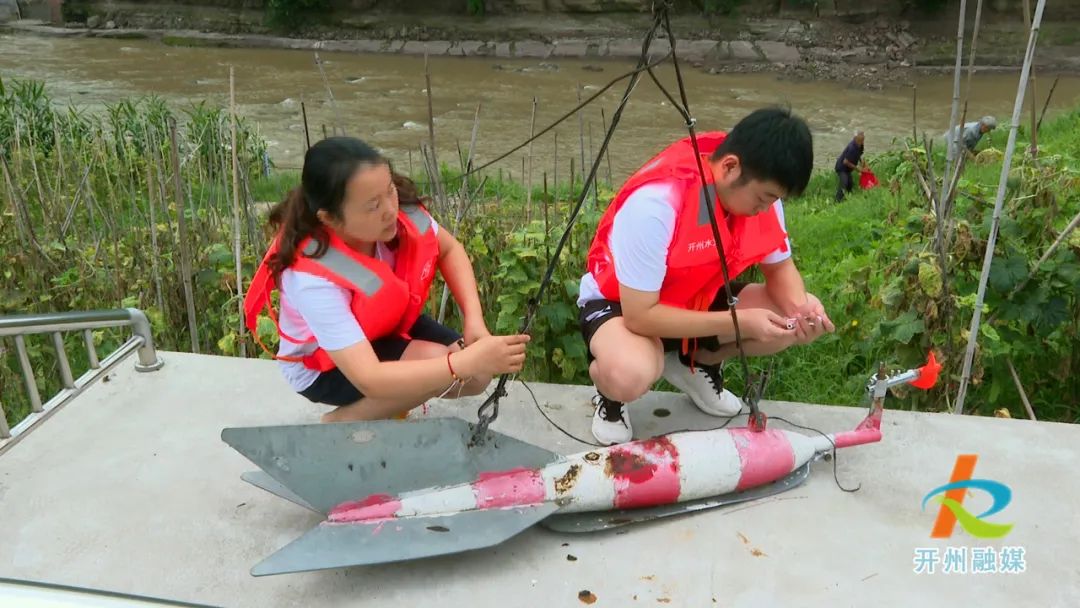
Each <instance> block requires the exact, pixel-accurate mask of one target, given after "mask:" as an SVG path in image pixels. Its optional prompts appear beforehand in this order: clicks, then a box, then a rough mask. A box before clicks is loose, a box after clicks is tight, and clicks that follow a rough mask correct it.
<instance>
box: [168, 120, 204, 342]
mask: <svg viewBox="0 0 1080 608" xmlns="http://www.w3.org/2000/svg"><path fill="white" fill-rule="evenodd" d="M169 140H170V142H171V144H172V159H171V160H172V173H173V195H174V196H175V197H176V222H177V224H178V225H179V227H180V243H179V245H180V280H181V282H182V283H183V285H184V302H185V303H186V304H187V317H188V333H190V334H191V352H193V353H196V354H198V353H199V323H198V320H197V319H196V317H195V288H194V285H192V282H191V253H190V252H189V251H188V245H189V244H190V242H189V241H188V231H187V219H186V218H185V217H184V215H185V208H186V206H187V205H186V203H185V199H184V187H183V184H182V182H181V179H180V146H179V144H178V143H177V140H176V119H175V118H171V117H170V118H169Z"/></svg>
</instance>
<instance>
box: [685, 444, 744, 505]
mask: <svg viewBox="0 0 1080 608" xmlns="http://www.w3.org/2000/svg"><path fill="white" fill-rule="evenodd" d="M669 439H671V442H672V443H673V444H674V445H675V448H676V449H677V450H678V451H679V480H680V482H681V484H682V485H681V491H680V493H679V500H680V501H684V500H696V499H698V498H706V497H709V496H717V495H719V494H727V493H728V492H733V491H735V488H736V487H737V486H738V485H739V477H740V476H741V474H742V463H741V461H740V459H739V451H738V449H736V447H735V441H734V440H732V438H731V434H730V433H728V432H727V430H720V431H710V432H705V433H678V434H675V435H671V436H670V437H669Z"/></svg>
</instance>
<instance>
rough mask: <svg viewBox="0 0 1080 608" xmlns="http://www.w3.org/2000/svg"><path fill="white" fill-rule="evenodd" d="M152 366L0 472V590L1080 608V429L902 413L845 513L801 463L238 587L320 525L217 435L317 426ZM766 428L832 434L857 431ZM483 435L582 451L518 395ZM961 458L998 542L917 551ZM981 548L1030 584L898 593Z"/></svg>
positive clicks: (22, 445)
mask: <svg viewBox="0 0 1080 608" xmlns="http://www.w3.org/2000/svg"><path fill="white" fill-rule="evenodd" d="M162 356H163V358H164V359H165V361H166V364H165V367H164V368H163V369H162V370H161V371H158V372H154V373H149V374H137V373H135V372H134V370H133V369H132V364H131V363H129V362H125V363H123V364H122V365H121V366H120V367H119V368H118V371H117V372H116V373H114V374H113V375H112V376H111V378H110V380H109V381H108V382H104V383H99V384H98V385H96V386H94V387H92V388H91V389H89V390H88V391H87V392H86V393H85V394H84V395H82V396H80V397H79V398H77V399H76V400H75V401H74V402H72V403H71V404H69V405H67V406H66V407H65V408H64V409H62V410H61V411H59V412H57V414H56V415H54V416H53V417H52V418H50V419H48V420H46V421H44V422H43V423H42V424H41V425H40V426H39V427H38V428H37V429H35V430H33V431H32V432H31V433H29V435H28V436H27V437H26V438H25V439H23V440H22V441H21V442H19V443H18V444H16V445H15V446H13V447H12V448H11V449H10V450H9V451H7V452H6V453H4V454H3V455H0V577H11V578H17V579H18V578H21V579H32V580H37V581H48V582H52V583H58V584H65V585H74V586H80V587H91V588H96V589H103V590H109V591H116V592H124V593H131V594H136V595H143V596H151V597H160V598H170V599H174V600H181V601H187V602H194V603H199V604H209V605H215V606H259V607H266V606H369V605H370V606H381V607H388V606H419V605H435V603H434V602H438V605H440V606H469V607H470V608H481V607H486V606H580V605H582V601H581V600H579V597H578V594H579V592H581V591H583V590H588V591H589V592H590V593H591V594H593V595H595V597H596V598H597V599H596V602H595V605H596V606H635V605H641V606H653V605H671V606H690V607H707V606H740V607H741V606H753V607H757V606H830V607H835V606H859V607H862V606H912V605H915V604H916V603H921V604H923V605H926V606H947V605H954V606H961V605H963V606H1009V607H1017V606H1023V607H1026V606H1039V607H1048V606H1063V607H1076V606H1080V559H1078V558H1077V557H1076V554H1077V547H1078V545H1080V515H1078V513H1080V511H1078V510H1077V506H1076V505H1077V504H1080V483H1078V482H1077V480H1078V479H1080V476H1078V474H1077V469H1076V467H1077V464H1078V463H1080V427H1077V426H1072V425H1064V424H1051V423H1032V422H1028V421H1021V420H1001V419H987V418H970V417H955V416H950V415H937V414H917V413H911V412H903V411H888V412H886V415H885V424H884V425H883V429H884V432H885V438H884V440H883V441H882V442H881V443H879V444H874V445H869V446H863V447H857V448H852V449H848V450H844V451H841V452H840V453H839V458H838V465H839V466H838V475H839V479H840V481H841V483H843V484H844V485H845V486H858V485H861V489H860V490H859V491H858V492H854V493H847V492H843V491H841V490H840V489H839V488H838V487H837V485H836V483H834V481H833V471H832V466H831V463H829V462H818V463H816V464H815V465H814V469H813V471H812V473H811V476H810V479H809V480H808V481H807V483H806V484H805V485H803V486H802V487H800V488H797V489H795V490H792V491H790V492H787V493H785V494H783V495H781V496H777V497H773V498H770V499H765V500H762V501H759V502H756V503H751V504H748V505H740V506H736V507H733V508H731V509H729V510H723V509H721V510H716V511H709V512H704V513H698V514H694V515H690V516H686V517H680V518H674V519H670V520H666V521H661V522H656V523H650V524H643V525H639V526H636V527H630V528H624V529H622V530H620V531H611V532H604V533H597V534H592V535H557V534H554V533H551V532H548V531H546V530H542V529H532V530H529V531H527V532H525V533H524V534H522V535H520V536H518V537H516V538H514V539H512V540H511V541H509V542H507V543H506V544H504V545H502V546H499V547H495V548H492V549H488V550H481V551H477V552H472V553H466V554H461V555H454V556H448V557H445V558H436V559H430V560H424V561H420V562H413V563H404V564H391V565H386V566H378V567H365V568H352V569H346V570H335V571H324V572H315V573H304V574H295V575H284V576H276V577H263V578H254V577H252V576H251V575H250V574H249V573H248V571H249V569H250V568H251V566H252V565H254V564H255V563H256V562H258V561H259V560H261V559H262V558H263V557H265V556H267V555H269V554H270V553H272V552H274V551H275V550H277V549H278V548H280V547H282V546H284V545H285V544H286V543H288V542H289V541H291V540H292V539H294V538H296V537H297V536H299V535H300V534H301V533H303V532H304V531H305V530H307V529H308V528H309V527H311V526H312V525H314V524H315V523H317V522H318V521H319V517H318V516H317V515H314V514H312V513H310V512H308V511H306V510H304V509H302V508H299V507H296V506H294V505H291V504H289V503H287V502H285V501H284V500H281V499H279V498H276V497H274V496H271V495H269V494H266V493H264V492H262V491H260V490H258V489H256V488H254V487H252V486H249V485H248V484H246V483H244V482H242V481H241V480H240V474H241V473H243V472H244V471H247V470H253V469H254V467H253V466H252V465H251V464H250V463H249V462H247V461H246V460H245V459H244V458H243V457H241V456H240V455H239V454H237V453H236V452H234V451H233V450H232V449H231V448H229V447H228V446H226V445H225V444H224V443H222V442H221V440H220V433H221V430H222V429H223V428H225V427H232V426H261V425H271V424H296V423H304V422H316V421H317V420H318V416H319V415H320V414H321V413H322V411H324V410H323V409H322V408H320V407H318V406H314V405H312V404H309V403H307V402H306V401H305V400H304V399H302V398H300V397H298V396H295V395H292V394H290V393H289V392H288V388H287V387H286V385H285V383H284V381H283V380H282V379H281V378H280V377H278V375H277V370H276V369H275V365H274V364H273V363H271V362H267V361H256V360H238V359H227V358H219V357H207V356H195V355H188V354H180V353H163V354H162ZM533 390H534V391H535V393H536V396H537V399H538V401H539V403H540V404H541V406H542V407H544V408H545V411H547V412H548V414H549V415H550V416H552V418H553V419H555V420H556V421H558V422H559V423H560V424H561V425H563V426H565V427H567V428H568V430H570V432H572V433H575V434H577V435H579V436H581V437H588V430H587V429H588V422H589V416H590V413H591V410H590V408H589V405H588V399H589V397H590V393H589V390H588V389H587V388H586V387H563V386H553V385H533ZM477 403H478V402H477V401H476V400H470V401H468V402H465V403H437V404H434V405H433V407H432V408H431V411H430V412H429V413H428V415H460V416H461V417H463V418H466V419H475V409H476V407H475V406H476V405H477ZM887 405H890V406H892V407H897V408H902V407H903V406H904V404H903V402H902V401H900V400H898V399H896V398H892V397H890V400H889V401H888V402H887ZM633 407H634V409H633V411H632V414H633V417H634V424H635V429H636V431H637V434H638V435H639V436H648V435H653V434H658V433H663V432H668V431H672V430H678V429H684V428H707V427H709V426H712V425H714V424H715V422H716V421H715V419H710V418H708V417H706V416H704V415H701V414H699V413H698V412H697V411H696V410H695V409H694V408H693V406H692V405H691V404H690V402H689V401H688V400H687V399H686V397H684V396H681V395H675V394H667V393H653V394H650V395H649V396H648V397H646V398H645V399H643V400H642V401H641V402H639V403H636V404H634V406H633ZM658 408H664V409H666V410H668V411H670V412H671V415H669V416H666V417H657V416H656V415H654V411H655V410H656V409H658ZM764 409H765V411H766V412H768V413H769V414H771V415H774V416H783V417H786V418H789V419H790V420H792V421H793V422H796V423H800V424H806V425H809V426H813V427H816V428H819V429H822V430H825V431H830V432H831V431H836V430H846V429H850V428H852V427H853V426H854V425H855V424H856V423H857V422H858V421H859V420H861V419H862V417H863V414H864V412H863V411H862V410H858V409H852V408H841V407H824V406H812V405H801V404H794V403H779V402H766V403H764ZM736 424H740V422H739V421H736ZM773 424H774V425H776V426H778V427H779V426H781V425H782V424H783V423H781V422H779V421H774V422H773ZM493 428H495V429H497V430H499V431H501V432H504V433H507V434H509V435H513V436H515V437H519V438H523V439H527V440H529V441H532V442H534V443H536V444H538V445H541V446H544V447H547V448H549V449H554V450H556V451H562V452H568V453H569V452H574V451H578V450H580V449H581V448H582V445H581V444H579V443H577V442H575V441H573V440H571V439H569V438H567V437H565V436H564V435H562V434H561V433H559V432H558V431H556V430H554V429H553V428H552V427H551V425H549V424H548V423H547V422H546V421H545V420H544V419H543V418H542V417H541V416H540V414H539V413H538V412H537V410H536V408H535V407H534V405H533V402H532V399H531V398H530V397H529V394H528V392H526V391H525V390H524V389H523V388H522V387H521V385H520V384H515V385H514V386H513V389H512V391H511V395H510V398H509V399H507V400H504V402H503V407H502V414H501V417H500V419H499V420H498V421H497V422H496V423H495V425H494V427H493ZM961 453H977V454H979V461H978V464H977V466H976V469H975V476H976V477H982V478H989V479H994V480H997V481H1000V482H1002V483H1004V484H1007V485H1008V486H1009V487H1011V488H1012V492H1013V495H1012V501H1011V503H1010V504H1009V505H1008V506H1007V507H1006V508H1005V509H1004V510H1003V511H1001V512H1000V513H998V514H996V515H993V516H992V517H990V518H988V519H989V520H990V521H994V522H997V523H1014V524H1015V527H1014V529H1013V531H1012V532H1011V533H1010V534H1009V535H1008V536H1006V537H1005V538H1003V539H999V540H990V541H984V540H979V539H974V538H971V537H969V536H967V535H966V534H965V533H964V532H963V531H962V530H961V529H960V527H959V526H958V527H957V528H956V533H955V534H954V535H953V537H952V538H950V539H947V540H933V539H931V538H930V530H931V527H932V526H933V523H934V520H935V517H936V513H937V507H936V505H935V506H933V507H928V508H927V510H926V511H925V512H924V511H922V510H921V508H920V503H921V501H922V499H923V497H924V495H926V493H927V492H929V491H930V490H931V489H933V488H935V487H937V486H939V485H942V484H944V483H946V482H948V480H949V475H950V473H951V471H952V467H953V463H954V461H955V458H956V456H957V455H958V454H961ZM402 457H403V458H404V457H408V455H406V454H403V455H402ZM435 466H437V465H435ZM989 502H990V501H989V499H988V498H987V497H986V496H985V493H982V492H974V493H972V494H971V495H970V496H969V498H968V500H967V502H965V506H967V507H969V509H970V510H971V511H972V512H973V513H976V514H978V513H981V512H982V511H983V510H985V508H987V507H988V505H989ZM986 546H990V547H995V548H1001V547H1003V546H1014V547H1023V548H1024V549H1025V555H1024V558H1025V572H1022V573H1013V574H1003V573H996V574H974V573H970V571H969V572H968V573H966V574H961V573H944V572H942V571H941V568H942V564H940V563H939V564H938V565H937V568H936V571H935V573H933V574H916V573H915V572H914V568H913V558H914V556H915V550H916V548H937V549H939V550H941V551H944V550H945V548H946V547H967V548H971V547H986ZM569 555H572V556H574V557H576V558H577V559H576V560H575V561H571V560H569V559H568V556H569ZM2 599H3V598H0V603H3V601H2Z"/></svg>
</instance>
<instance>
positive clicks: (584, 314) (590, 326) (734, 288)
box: [578, 281, 749, 363]
mask: <svg viewBox="0 0 1080 608" xmlns="http://www.w3.org/2000/svg"><path fill="white" fill-rule="evenodd" d="M747 285H749V283H740V282H738V281H732V283H731V294H732V295H734V296H738V295H739V292H741V291H742V290H743V288H744V287H746V286H747ZM727 309H728V302H727V290H725V289H723V288H721V289H720V291H719V292H717V294H716V298H714V299H713V302H712V304H710V305H709V310H712V311H720V310H727ZM621 316H622V305H621V304H619V303H618V302H614V301H612V300H593V301H591V302H587V303H586V304H585V306H582V307H581V311H580V312H579V313H578V325H580V326H581V338H582V339H583V340H585V350H586V352H588V359H589V362H590V363H591V362H592V361H593V354H592V350H591V349H590V348H589V344H590V343H591V342H592V337H593V336H594V335H595V334H596V330H598V329H600V326H601V325H603V324H604V323H607V322H608V321H610V320H612V319H614V318H615V317H621ZM661 342H663V343H664V351H665V352H668V351H674V350H679V349H680V348H681V347H682V339H681V338H662V339H661ZM698 348H700V349H703V350H718V349H719V348H720V341H719V340H717V339H716V336H706V337H704V338H698Z"/></svg>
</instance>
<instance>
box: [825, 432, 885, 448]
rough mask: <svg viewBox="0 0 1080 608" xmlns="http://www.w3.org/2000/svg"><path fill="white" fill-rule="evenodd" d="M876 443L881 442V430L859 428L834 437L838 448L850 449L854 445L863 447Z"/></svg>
mask: <svg viewBox="0 0 1080 608" xmlns="http://www.w3.org/2000/svg"><path fill="white" fill-rule="evenodd" d="M875 441H881V429H875V428H859V429H856V430H854V431H845V432H843V433H837V434H835V435H833V443H835V444H836V447H838V448H849V447H851V446H853V445H863V444H864V443H874V442H875Z"/></svg>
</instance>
